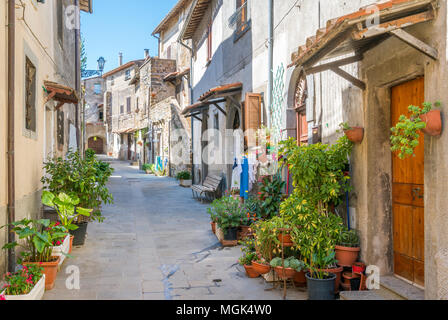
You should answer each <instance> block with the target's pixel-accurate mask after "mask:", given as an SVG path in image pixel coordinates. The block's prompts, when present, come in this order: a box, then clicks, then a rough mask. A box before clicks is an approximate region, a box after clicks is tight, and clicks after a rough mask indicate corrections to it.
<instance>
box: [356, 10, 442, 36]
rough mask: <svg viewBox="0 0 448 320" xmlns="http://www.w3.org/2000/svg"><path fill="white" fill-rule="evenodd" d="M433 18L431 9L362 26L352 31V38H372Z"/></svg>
mask: <svg viewBox="0 0 448 320" xmlns="http://www.w3.org/2000/svg"><path fill="white" fill-rule="evenodd" d="M433 19H434V13H433V12H432V10H429V11H425V12H422V13H419V14H415V15H412V16H408V17H405V18H401V19H397V20H393V21H389V22H385V23H381V24H379V25H377V26H372V27H369V28H362V29H360V30H359V31H355V32H353V34H352V38H353V39H354V40H362V39H368V38H373V37H376V36H379V35H382V34H384V33H388V32H391V31H394V30H397V29H401V28H406V27H409V26H412V25H414V24H417V23H422V22H426V21H430V20H433Z"/></svg>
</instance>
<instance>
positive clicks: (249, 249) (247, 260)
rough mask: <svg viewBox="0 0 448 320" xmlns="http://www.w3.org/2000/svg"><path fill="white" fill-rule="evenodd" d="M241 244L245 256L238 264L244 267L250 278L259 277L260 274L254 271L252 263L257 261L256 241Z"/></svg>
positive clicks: (246, 241)
mask: <svg viewBox="0 0 448 320" xmlns="http://www.w3.org/2000/svg"><path fill="white" fill-rule="evenodd" d="M240 244H241V245H242V248H241V251H242V252H243V256H242V257H240V258H239V260H238V263H239V264H240V265H242V266H244V269H245V270H246V274H247V276H248V277H249V278H257V277H259V276H260V274H259V273H258V272H256V271H255V270H254V267H253V265H252V261H254V260H256V259H257V254H256V252H255V243H254V240H244V241H240Z"/></svg>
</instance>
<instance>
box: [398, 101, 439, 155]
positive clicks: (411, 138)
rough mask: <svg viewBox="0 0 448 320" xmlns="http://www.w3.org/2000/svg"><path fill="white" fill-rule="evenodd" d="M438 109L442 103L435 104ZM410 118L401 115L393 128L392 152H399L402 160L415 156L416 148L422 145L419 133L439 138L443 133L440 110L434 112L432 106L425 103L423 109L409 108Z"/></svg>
mask: <svg viewBox="0 0 448 320" xmlns="http://www.w3.org/2000/svg"><path fill="white" fill-rule="evenodd" d="M435 106H436V107H439V106H440V102H436V103H435ZM408 110H409V113H410V116H409V117H408V116H406V115H401V116H400V118H399V119H398V122H397V124H396V125H395V126H394V127H393V128H391V132H392V135H391V137H390V141H391V145H392V146H391V150H392V152H397V155H398V157H399V158H400V159H405V158H407V157H410V156H413V155H414V150H415V148H416V147H417V146H418V145H419V144H420V142H419V139H420V134H419V131H423V132H426V133H427V134H429V135H432V136H437V135H440V134H441V132H442V122H441V116H440V110H432V104H431V103H429V102H425V103H423V108H420V107H418V106H413V105H411V106H409V108H408Z"/></svg>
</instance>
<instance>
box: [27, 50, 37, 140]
mask: <svg viewBox="0 0 448 320" xmlns="http://www.w3.org/2000/svg"><path fill="white" fill-rule="evenodd" d="M25 64H26V66H25V67H26V83H25V85H26V88H25V92H26V96H25V128H26V129H27V130H30V131H33V132H36V67H35V66H34V65H33V63H32V62H31V60H30V59H29V58H28V57H26V62H25Z"/></svg>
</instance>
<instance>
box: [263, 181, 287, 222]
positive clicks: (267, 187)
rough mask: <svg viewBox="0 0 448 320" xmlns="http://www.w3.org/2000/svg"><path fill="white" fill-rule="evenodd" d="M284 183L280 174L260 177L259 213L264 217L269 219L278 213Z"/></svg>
mask: <svg viewBox="0 0 448 320" xmlns="http://www.w3.org/2000/svg"><path fill="white" fill-rule="evenodd" d="M285 185H286V183H285V182H284V181H282V178H281V176H280V174H276V175H274V176H264V177H263V178H262V180H261V185H260V192H259V193H258V195H259V198H260V200H261V214H262V217H263V218H264V219H270V218H273V217H275V216H276V215H278V214H279V208H280V203H281V202H282V200H283V199H282V198H283V189H284V187H285Z"/></svg>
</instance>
